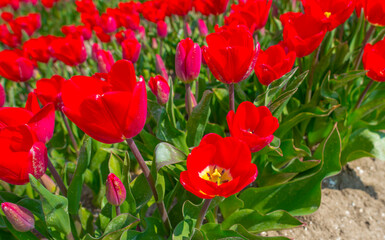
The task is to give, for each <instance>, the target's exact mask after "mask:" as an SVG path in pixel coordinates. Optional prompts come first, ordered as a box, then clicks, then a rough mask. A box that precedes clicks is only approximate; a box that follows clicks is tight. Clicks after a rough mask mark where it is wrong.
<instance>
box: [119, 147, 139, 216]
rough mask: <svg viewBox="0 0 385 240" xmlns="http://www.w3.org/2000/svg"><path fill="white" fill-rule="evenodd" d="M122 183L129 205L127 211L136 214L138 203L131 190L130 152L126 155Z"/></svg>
mask: <svg viewBox="0 0 385 240" xmlns="http://www.w3.org/2000/svg"><path fill="white" fill-rule="evenodd" d="M122 182H123V185H124V187H125V188H126V202H127V203H128V209H127V211H128V212H129V213H131V214H136V202H135V198H134V195H133V194H132V190H131V185H130V182H131V178H130V156H129V155H128V152H126V154H125V155H124V165H123V177H122Z"/></svg>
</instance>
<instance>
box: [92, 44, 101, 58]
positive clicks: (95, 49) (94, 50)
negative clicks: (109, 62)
mask: <svg viewBox="0 0 385 240" xmlns="http://www.w3.org/2000/svg"><path fill="white" fill-rule="evenodd" d="M99 50H101V48H100V46H99V44H97V43H94V44H93V45H92V59H94V60H95V61H96V60H97V59H98V52H99Z"/></svg>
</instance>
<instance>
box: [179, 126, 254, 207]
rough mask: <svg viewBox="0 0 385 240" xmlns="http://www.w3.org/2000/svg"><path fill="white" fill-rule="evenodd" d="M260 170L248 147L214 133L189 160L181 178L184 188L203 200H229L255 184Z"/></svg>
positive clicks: (194, 151) (204, 140)
mask: <svg viewBox="0 0 385 240" xmlns="http://www.w3.org/2000/svg"><path fill="white" fill-rule="evenodd" d="M257 174H258V171H257V166H256V165H255V164H253V163H251V153H250V150H249V148H248V146H247V145H246V144H245V143H243V142H241V141H239V140H238V139H236V138H233V137H226V138H222V137H221V136H219V135H217V134H214V133H210V134H208V135H206V136H204V137H203V139H202V140H201V142H200V144H199V146H197V147H195V148H194V149H193V150H192V151H191V153H190V154H189V155H188V157H187V171H184V172H182V173H181V174H180V182H181V184H182V185H183V187H184V188H185V189H186V190H187V191H189V192H191V193H193V194H195V195H196V196H198V197H200V198H205V199H210V198H214V197H215V196H222V197H229V196H231V195H233V194H235V193H237V192H239V191H241V190H242V189H243V188H244V187H246V186H247V185H249V184H250V183H252V182H254V180H255V179H256V178H257Z"/></svg>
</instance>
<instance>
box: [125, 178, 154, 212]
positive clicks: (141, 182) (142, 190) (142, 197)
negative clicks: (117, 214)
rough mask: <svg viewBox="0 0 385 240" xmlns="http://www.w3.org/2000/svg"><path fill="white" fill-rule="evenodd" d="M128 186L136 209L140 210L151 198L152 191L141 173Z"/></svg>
mask: <svg viewBox="0 0 385 240" xmlns="http://www.w3.org/2000/svg"><path fill="white" fill-rule="evenodd" d="M130 186H131V190H132V193H133V195H134V198H135V202H136V208H137V209H140V208H141V207H142V206H143V205H144V204H146V203H147V202H148V201H150V199H151V198H152V191H151V189H150V186H149V185H148V182H147V180H146V177H145V176H144V175H143V173H142V174H140V175H139V176H137V177H136V178H135V179H134V181H132V182H131V184H130Z"/></svg>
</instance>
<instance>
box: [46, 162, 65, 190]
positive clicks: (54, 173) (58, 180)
mask: <svg viewBox="0 0 385 240" xmlns="http://www.w3.org/2000/svg"><path fill="white" fill-rule="evenodd" d="M47 164H48V169H49V171H50V172H51V174H52V176H53V178H54V179H55V181H56V183H57V185H58V186H59V189H60V192H61V193H62V194H63V196H64V197H67V188H66V186H65V185H64V182H63V179H62V178H61V177H60V175H59V173H58V172H57V171H56V168H55V167H54V166H53V164H52V162H51V160H50V159H49V158H48V163H47Z"/></svg>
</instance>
